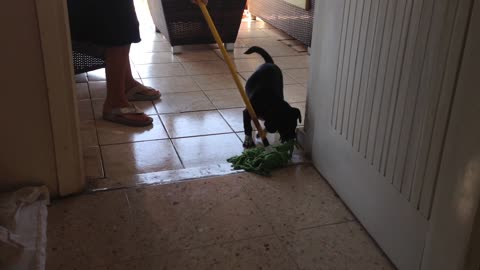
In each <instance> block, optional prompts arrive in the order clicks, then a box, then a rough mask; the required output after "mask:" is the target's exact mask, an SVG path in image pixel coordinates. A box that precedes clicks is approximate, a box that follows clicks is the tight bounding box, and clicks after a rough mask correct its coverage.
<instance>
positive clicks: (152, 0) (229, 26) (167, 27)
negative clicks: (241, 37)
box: [148, 0, 246, 53]
mask: <svg viewBox="0 0 480 270" xmlns="http://www.w3.org/2000/svg"><path fill="white" fill-rule="evenodd" d="M148 5H149V7H150V13H151V15H152V18H153V22H154V23H155V26H156V28H157V31H158V32H160V33H162V34H163V35H164V36H165V38H166V39H167V40H168V41H169V42H170V45H171V46H172V52H174V53H175V52H178V51H177V50H178V47H177V46H179V45H190V44H212V43H215V40H214V39H213V36H212V34H211V33H210V30H209V28H208V25H207V23H206V22H205V19H204V17H203V15H202V13H201V11H200V8H199V7H198V6H196V5H195V4H192V3H191V1H190V0H148ZM245 5H246V0H210V1H209V2H208V10H209V12H210V15H211V16H212V18H213V20H214V22H215V25H216V27H217V29H218V32H219V34H220V36H221V37H222V40H223V42H225V43H226V44H227V45H228V46H227V49H229V50H233V44H234V43H235V40H236V39H237V34H238V30H239V28H240V23H241V21H242V15H243V11H244V9H245Z"/></svg>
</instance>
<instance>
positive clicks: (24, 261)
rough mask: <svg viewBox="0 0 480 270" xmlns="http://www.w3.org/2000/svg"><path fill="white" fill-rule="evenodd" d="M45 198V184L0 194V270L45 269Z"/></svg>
mask: <svg viewBox="0 0 480 270" xmlns="http://www.w3.org/2000/svg"><path fill="white" fill-rule="evenodd" d="M49 201H50V198H49V192H48V189H47V188H46V187H25V188H22V189H19V190H17V191H15V192H8V193H0V269H2V270H43V269H45V259H46V243H47V205H48V203H49Z"/></svg>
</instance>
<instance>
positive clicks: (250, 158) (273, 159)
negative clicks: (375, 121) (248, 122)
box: [196, 0, 295, 175]
mask: <svg viewBox="0 0 480 270" xmlns="http://www.w3.org/2000/svg"><path fill="white" fill-rule="evenodd" d="M196 2H197V4H198V6H199V7H200V9H201V10H202V13H203V16H204V17H205V20H206V22H207V24H208V27H209V28H210V31H211V32H212V35H213V37H214V39H215V41H216V42H217V44H218V47H219V48H220V51H221V52H222V55H223V58H224V59H225V62H226V63H227V65H228V68H229V70H230V73H231V74H232V76H233V79H234V81H235V84H236V85H237V88H238V91H239V92H240V95H241V97H242V99H243V102H244V103H245V106H246V107H247V111H248V113H249V114H250V117H251V118H252V121H253V123H254V124H255V127H256V128H257V131H258V133H259V135H260V138H261V140H262V143H263V145H264V147H261V148H253V149H247V150H245V151H243V153H242V154H241V155H239V156H234V157H231V158H229V159H227V161H228V162H230V163H232V167H233V168H234V169H235V170H239V169H243V170H245V171H249V172H253V173H257V174H260V175H270V173H271V171H272V170H274V169H277V168H281V167H284V166H286V165H288V162H289V160H290V159H291V158H292V154H293V150H294V146H295V141H294V140H292V141H289V142H286V143H284V144H281V145H277V146H271V145H270V143H269V141H268V139H267V135H266V134H265V131H264V130H263V128H262V127H261V126H260V123H259V122H258V118H257V115H256V113H255V110H254V109H253V107H252V104H251V103H250V100H249V98H248V96H247V94H246V92H245V89H244V87H243V84H242V83H241V81H240V77H239V76H238V74H237V70H236V68H235V65H234V64H233V62H232V60H231V59H230V56H229V55H228V53H227V50H226V49H225V46H224V45H223V42H222V39H221V38H220V35H219V34H218V31H217V28H216V27H215V24H214V23H213V20H212V18H211V16H210V13H209V12H208V10H207V7H206V6H205V4H204V3H202V2H200V1H199V0H196Z"/></svg>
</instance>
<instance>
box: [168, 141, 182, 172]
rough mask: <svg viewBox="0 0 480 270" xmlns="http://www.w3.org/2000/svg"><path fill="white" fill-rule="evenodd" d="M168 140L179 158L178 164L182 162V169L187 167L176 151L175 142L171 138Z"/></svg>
mask: <svg viewBox="0 0 480 270" xmlns="http://www.w3.org/2000/svg"><path fill="white" fill-rule="evenodd" d="M168 140H169V141H170V143H171V144H172V147H173V150H174V151H175V154H177V157H178V160H180V164H182V167H183V169H186V168H187V167H186V166H185V164H184V163H183V160H182V157H181V156H180V153H179V152H178V149H177V146H176V145H175V143H174V142H173V139H171V138H169V139H168Z"/></svg>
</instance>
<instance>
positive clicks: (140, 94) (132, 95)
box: [127, 84, 161, 101]
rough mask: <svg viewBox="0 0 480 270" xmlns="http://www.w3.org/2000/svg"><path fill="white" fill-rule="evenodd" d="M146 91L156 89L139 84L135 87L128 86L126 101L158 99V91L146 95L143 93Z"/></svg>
mask: <svg viewBox="0 0 480 270" xmlns="http://www.w3.org/2000/svg"><path fill="white" fill-rule="evenodd" d="M146 91H157V90H156V89H153V88H152V87H149V86H145V85H143V84H139V85H137V86H135V87H132V88H130V89H129V90H128V91H127V98H128V101H152V100H157V99H159V98H160V96H161V94H160V92H157V94H155V95H148V94H145V92H146Z"/></svg>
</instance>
